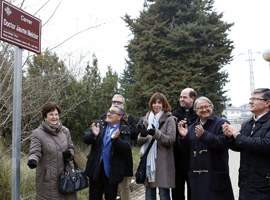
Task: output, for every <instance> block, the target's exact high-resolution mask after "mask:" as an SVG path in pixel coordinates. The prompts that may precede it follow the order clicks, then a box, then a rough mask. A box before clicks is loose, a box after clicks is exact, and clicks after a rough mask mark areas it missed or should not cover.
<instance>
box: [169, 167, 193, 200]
mask: <svg viewBox="0 0 270 200" xmlns="http://www.w3.org/2000/svg"><path fill="white" fill-rule="evenodd" d="M185 183H187V199H188V200H191V191H190V190H191V189H190V184H189V179H188V171H184V170H177V171H176V174H175V188H173V189H172V200H186V198H185Z"/></svg>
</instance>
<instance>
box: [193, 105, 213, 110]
mask: <svg viewBox="0 0 270 200" xmlns="http://www.w3.org/2000/svg"><path fill="white" fill-rule="evenodd" d="M211 107H212V106H211V105H208V106H201V107H198V108H196V110H203V109H208V108H211Z"/></svg>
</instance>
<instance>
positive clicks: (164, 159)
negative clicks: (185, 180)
mask: <svg viewBox="0 0 270 200" xmlns="http://www.w3.org/2000/svg"><path fill="white" fill-rule="evenodd" d="M162 122H164V124H163V126H162V128H161V129H160V130H158V129H156V132H155V134H154V136H153V137H154V138H155V139H156V140H157V169H156V180H155V182H154V183H148V182H147V181H146V182H145V186H146V187H161V188H174V187H175V165H174V156H173V144H174V141H175V133H176V124H175V120H174V118H173V116H172V115H171V113H170V112H166V113H164V114H163V115H162V116H161V117H160V119H159V124H161V123H162ZM144 124H145V126H146V127H147V126H148V114H146V116H145V120H144ZM151 139H152V136H150V135H148V136H147V137H141V136H140V134H139V136H138V144H139V145H140V146H142V145H143V144H144V143H146V142H147V141H149V140H151Z"/></svg>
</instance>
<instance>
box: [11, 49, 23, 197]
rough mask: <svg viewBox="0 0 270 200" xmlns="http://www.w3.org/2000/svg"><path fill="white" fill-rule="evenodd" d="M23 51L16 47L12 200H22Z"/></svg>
mask: <svg viewBox="0 0 270 200" xmlns="http://www.w3.org/2000/svg"><path fill="white" fill-rule="evenodd" d="M21 93H22V49H21V48H19V47H17V46H15V54H14V81H13V112H12V114H13V119H12V200H19V199H20V159H21V157H20V153H21V110H22V109H21Z"/></svg>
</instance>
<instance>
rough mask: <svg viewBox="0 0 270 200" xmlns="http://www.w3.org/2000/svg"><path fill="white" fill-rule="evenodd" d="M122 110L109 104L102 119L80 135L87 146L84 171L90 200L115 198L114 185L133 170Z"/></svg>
mask: <svg viewBox="0 0 270 200" xmlns="http://www.w3.org/2000/svg"><path fill="white" fill-rule="evenodd" d="M124 116H125V111H124V109H122V108H121V107H120V106H118V105H113V106H111V107H110V109H109V110H108V112H107V114H106V118H105V120H100V121H98V122H96V123H93V124H92V126H91V128H90V129H89V130H88V131H86V133H85V135H84V136H83V141H84V143H86V144H88V145H91V152H90V154H89V155H88V159H87V164H86V169H85V172H86V174H87V175H88V176H89V179H90V186H89V187H90V195H89V199H90V200H96V199H102V196H103V193H105V198H106V200H115V199H116V197H117V188H118V184H119V183H120V182H121V181H122V180H123V178H124V177H125V176H127V174H132V172H133V162H132V152H131V139H130V128H129V125H128V124H127V122H126V121H125V120H124V119H123V117H124Z"/></svg>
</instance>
